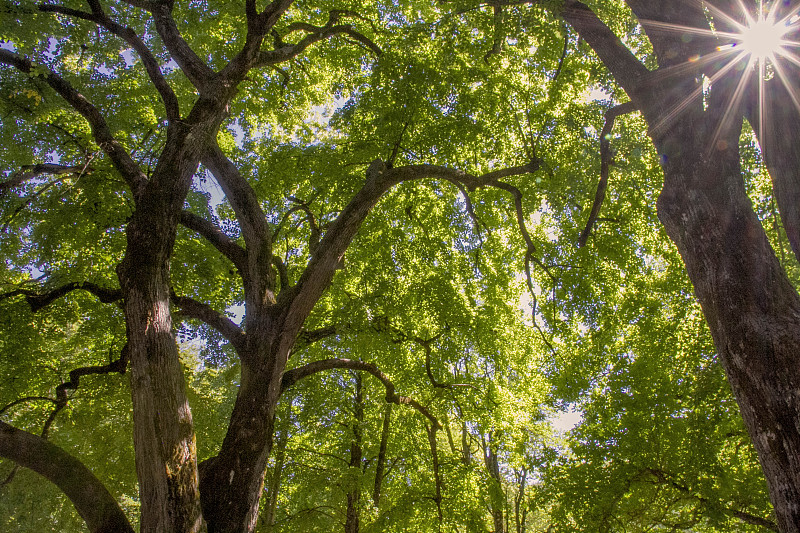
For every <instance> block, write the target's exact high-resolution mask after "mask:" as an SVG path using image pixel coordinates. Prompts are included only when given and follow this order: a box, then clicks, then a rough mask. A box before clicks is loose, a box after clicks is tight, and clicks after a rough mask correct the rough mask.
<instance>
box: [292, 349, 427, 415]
mask: <svg viewBox="0 0 800 533" xmlns="http://www.w3.org/2000/svg"><path fill="white" fill-rule="evenodd" d="M338 368H346V369H349V370H361V371H364V372H367V373H369V374H372V375H373V376H375V377H376V378H377V379H378V381H380V382H381V383H383V386H384V387H386V401H387V402H391V403H396V404H398V405H408V406H411V407H412V408H414V409H416V410H417V411H418V412H419V413H420V414H422V415H423V416H424V417H425V418H427V419H428V420H430V422H431V424H432V425H433V428H434V430H438V429H441V428H442V425H441V424H440V423H439V421H438V420H437V419H436V417H435V416H433V414H431V412H430V411H428V409H426V408H425V407H424V406H422V405H421V404H420V403H419V402H417V401H416V400H414V399H413V398H409V397H408V396H400V395H398V394H397V392H396V391H395V387H394V383H392V380H390V379H389V377H388V376H387V375H386V374H384V373H383V372H381V370H380V369H379V368H378V367H377V366H376V365H374V364H372V363H365V362H363V361H354V360H352V359H323V360H321V361H314V362H313V363H308V364H307V365H305V366H301V367H298V368H293V369H292V370H288V371H286V372H284V374H283V378H282V379H281V393H283V392H285V391H286V389H288V388H290V387H291V386H292V385H294V384H295V383H297V382H298V381H300V380H301V379H303V378H307V377H308V376H312V375H314V374H316V373H318V372H322V371H324V370H333V369H338Z"/></svg>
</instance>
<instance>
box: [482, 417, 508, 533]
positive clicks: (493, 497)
mask: <svg viewBox="0 0 800 533" xmlns="http://www.w3.org/2000/svg"><path fill="white" fill-rule="evenodd" d="M483 459H484V464H485V465H486V471H487V472H488V473H489V477H490V478H491V482H490V485H489V503H490V504H491V507H492V521H493V522H494V533H506V525H505V520H504V517H503V510H504V509H505V497H504V494H503V485H502V478H501V477H500V463H499V462H498V458H497V449H496V448H495V446H494V444H492V434H491V433H489V438H488V441H487V442H486V443H485V444H484V450H483Z"/></svg>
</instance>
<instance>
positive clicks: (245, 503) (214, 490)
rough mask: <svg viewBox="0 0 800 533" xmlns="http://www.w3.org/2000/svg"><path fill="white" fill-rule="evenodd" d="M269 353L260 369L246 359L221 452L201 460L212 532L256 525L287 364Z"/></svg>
mask: <svg viewBox="0 0 800 533" xmlns="http://www.w3.org/2000/svg"><path fill="white" fill-rule="evenodd" d="M286 353H287V355H288V350H287V351H286ZM267 359H268V361H267V363H266V364H264V366H263V367H262V368H259V369H257V370H251V369H250V368H249V367H248V366H246V365H244V364H243V365H242V377H241V383H240V385H239V393H238V394H237V396H236V402H235V404H234V407H233V413H232V414H231V419H230V423H229V425H228V432H227V433H226V435H225V438H224V439H223V441H222V446H221V447H220V452H219V453H218V454H217V455H216V456H215V457H212V458H210V459H208V460H206V461H204V462H203V464H201V465H200V489H201V491H200V494H201V498H202V503H203V516H204V518H205V520H206V523H207V524H208V531H209V533H217V532H225V533H234V532H236V533H239V532H249V531H253V529H254V528H255V525H256V520H257V518H258V504H259V500H260V498H261V495H262V490H263V487H264V474H265V471H266V464H267V459H268V458H269V454H270V452H271V451H272V437H273V432H274V425H275V409H276V406H277V403H278V398H279V395H280V377H281V374H282V372H283V368H284V367H285V359H284V363H283V364H282V365H280V367H278V366H275V365H274V362H275V359H277V358H276V357H270V358H267ZM269 360H271V361H269ZM270 362H272V363H273V365H270V364H269V363H270Z"/></svg>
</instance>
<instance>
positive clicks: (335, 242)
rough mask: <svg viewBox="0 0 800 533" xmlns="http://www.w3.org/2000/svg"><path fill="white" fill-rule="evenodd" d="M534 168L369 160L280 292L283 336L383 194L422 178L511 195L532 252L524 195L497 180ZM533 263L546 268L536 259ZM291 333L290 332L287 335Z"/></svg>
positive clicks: (309, 303) (319, 290)
mask: <svg viewBox="0 0 800 533" xmlns="http://www.w3.org/2000/svg"><path fill="white" fill-rule="evenodd" d="M538 168H539V164H538V162H532V163H529V164H527V165H523V166H518V167H512V168H505V169H500V170H496V171H494V172H489V173H487V174H484V175H483V176H473V175H471V174H467V173H465V172H462V171H459V170H455V169H452V168H447V167H441V166H436V165H409V166H404V167H396V168H392V169H389V168H387V167H386V165H385V164H384V163H383V161H381V160H380V159H376V160H375V161H373V162H372V163H371V164H370V166H369V168H368V169H367V172H366V174H367V179H366V182H365V183H364V185H363V187H362V188H361V190H359V191H358V192H357V193H356V194H355V195H354V196H353V198H352V199H351V200H350V203H349V204H348V205H347V206H346V207H345V208H344V210H343V211H342V212H341V213H340V214H339V216H338V217H337V218H336V220H334V221H333V222H332V223H331V224H330V226H329V229H328V231H327V232H326V233H325V235H324V237H323V238H322V240H321V241H320V245H319V249H318V252H317V253H316V254H315V255H314V256H313V257H312V258H311V261H310V262H309V264H308V267H306V269H305V271H304V272H303V274H302V275H301V276H300V279H299V281H298V282H297V284H296V285H295V286H294V287H292V288H291V289H290V290H286V291H282V292H281V294H280V298H279V299H278V301H279V303H283V304H285V305H287V307H288V309H287V315H286V320H285V322H284V329H285V332H286V333H287V334H288V335H287V338H289V339H293V338H294V336H295V335H296V333H297V332H299V331H300V328H301V327H302V324H303V321H304V320H305V318H306V317H307V316H308V313H310V312H311V309H312V308H313V306H314V305H315V303H316V302H317V300H318V299H319V297H320V296H321V295H322V293H323V291H324V290H325V289H326V288H327V287H328V285H329V284H330V282H331V280H332V279H333V276H334V274H335V273H336V271H337V270H338V269H340V268H341V265H342V261H343V258H344V253H345V251H346V250H347V247H348V246H349V245H350V243H351V242H352V240H353V238H354V237H355V234H356V232H357V231H358V229H359V227H360V226H361V224H362V222H363V221H364V220H365V219H366V217H367V215H368V214H369V213H370V211H371V210H372V208H373V207H374V206H375V204H376V203H377V202H378V200H379V199H380V198H381V196H383V194H384V193H385V192H386V191H388V190H389V189H391V188H392V187H393V186H394V185H397V184H399V183H402V182H406V181H413V180H419V179H424V178H438V179H443V180H447V181H450V182H457V183H461V184H462V185H464V186H466V187H468V188H469V189H475V188H477V187H498V188H500V189H503V190H506V191H509V192H511V193H512V194H513V195H514V201H515V207H516V209H517V218H518V221H520V224H521V225H520V229H521V231H522V233H523V236H524V237H525V241H526V244H527V245H528V250H529V251H530V250H532V249H533V241H532V239H531V237H530V235H529V234H528V232H527V230H526V229H525V226H524V214H523V213H522V193H521V192H520V191H519V190H518V189H516V188H515V187H513V186H511V185H508V184H506V183H503V182H500V181H498V180H499V179H500V178H503V177H507V176H513V175H519V174H525V173H529V172H534V171H536V170H537V169H538ZM535 261H536V262H537V264H539V265H540V266H541V267H542V268H544V265H542V264H541V262H540V261H539V260H538V259H536V260H535ZM292 329H293V330H294V331H291V330H292ZM287 352H288V349H287Z"/></svg>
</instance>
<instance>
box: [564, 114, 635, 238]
mask: <svg viewBox="0 0 800 533" xmlns="http://www.w3.org/2000/svg"><path fill="white" fill-rule="evenodd" d="M634 111H636V106H635V105H634V104H633V102H627V103H624V104H620V105H618V106H614V107H612V108H611V109H609V110H608V111H606V122H605V124H604V125H603V131H601V132H600V183H598V184H597V192H596V193H595V195H594V204H592V211H591V213H589V220H587V221H586V227H585V228H583V231H582V232H581V236H580V237H579V238H578V248H582V247H584V246H586V241H587V239H588V238H589V234H590V233H591V232H592V227H594V223H595V222H596V221H597V215H599V214H600V207H601V206H602V205H603V200H604V199H605V197H606V188H607V187H608V173H609V167H610V166H611V130H612V128H613V127H614V121H615V120H616V119H617V117H618V116H620V115H624V114H626V113H632V112H634Z"/></svg>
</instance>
